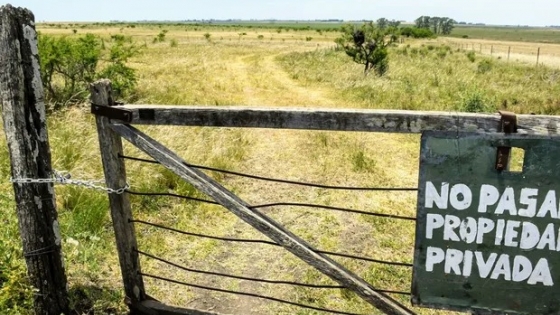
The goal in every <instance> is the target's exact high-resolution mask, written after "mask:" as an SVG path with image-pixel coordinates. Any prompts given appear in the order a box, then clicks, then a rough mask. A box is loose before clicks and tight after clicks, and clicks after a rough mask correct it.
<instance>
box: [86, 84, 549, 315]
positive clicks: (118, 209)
mask: <svg viewBox="0 0 560 315" xmlns="http://www.w3.org/2000/svg"><path fill="white" fill-rule="evenodd" d="M91 92H92V113H94V114H96V120H97V128H98V133H99V142H100V147H101V155H102V160H103V167H104V171H105V177H106V181H107V185H108V187H110V188H114V189H117V188H119V187H123V186H124V185H125V184H126V172H125V168H124V162H123V161H122V159H120V158H119V154H122V141H121V137H122V138H124V139H126V140H127V141H129V142H130V143H132V144H133V145H135V146H136V147H138V148H139V149H140V150H142V151H143V152H145V153H146V154H148V155H149V156H151V157H152V158H153V159H155V160H157V161H158V162H160V163H161V164H162V165H163V166H165V167H166V168H168V169H169V170H171V171H173V172H174V173H176V174H177V175H178V176H180V177H181V178H183V179H184V180H186V181H188V182H189V183H191V184H192V185H193V186H195V187H196V188H198V189H199V190H201V191H202V192H204V193H206V194H207V195H208V196H210V197H212V198H213V199H214V200H215V201H216V202H218V203H219V204H220V205H222V206H224V207H225V208H226V209H228V210H230V211H231V212H233V213H234V214H235V215H237V216H238V217H239V218H241V219H242V220H244V221H245V222H247V223H248V224H250V225H251V226H252V227H254V228H255V229H257V230H259V231H260V232H261V233H263V234H264V235H266V236H267V237H269V238H270V239H272V240H274V241H275V242H277V243H278V244H280V245H281V246H283V247H284V248H285V249H286V250H288V251H290V252H292V253H293V254H294V255H296V256H297V257H299V258H300V259H302V260H303V261H305V262H306V263H308V264H309V265H311V266H313V267H315V268H316V269H317V270H319V271H320V272H322V273H323V274H325V275H327V276H329V277H330V278H331V279H333V280H335V281H337V282H338V283H340V284H341V285H343V286H345V287H346V288H348V289H350V290H352V291H353V292H355V293H356V294H358V295H359V296H360V297H362V298H363V299H364V300H365V301H367V302H368V303H370V304H372V305H373V306H375V307H376V308H378V309H379V310H381V311H383V312H384V313H386V314H391V315H397V314H398V315H404V314H408V315H411V314H415V313H414V312H412V311H411V310H409V309H408V308H407V307H405V306H404V305H402V304H401V303H399V302H398V301H396V300H394V299H393V298H391V297H390V296H388V295H386V294H383V293H380V292H377V291H376V290H375V289H373V288H372V287H371V285H369V284H368V283H367V282H365V281H364V280H363V279H361V278H360V277H358V276H357V275H355V274H354V273H352V272H351V271H349V270H347V269H346V268H344V267H343V266H341V265H340V264H338V263H337V262H335V261H333V260H332V259H330V258H328V257H326V256H324V255H322V254H318V253H316V252H315V251H314V250H313V248H312V246H311V245H309V244H307V243H306V242H305V241H304V240H302V239H300V238H299V237H297V236H296V235H294V234H292V233H291V232H289V231H287V230H286V229H284V228H283V227H282V226H281V225H280V224H278V223H277V222H275V221H274V220H272V219H271V218H269V217H267V216H266V215H264V214H263V213H261V212H259V211H257V210H252V209H249V208H248V206H247V203H245V202H244V201H243V200H241V199H240V198H239V197H237V196H235V195H234V194H233V193H231V192H230V191H228V190H227V189H225V188H224V187H223V186H221V185H220V184H219V183H218V182H216V181H215V180H213V179H212V178H210V177H208V176H207V175H206V174H204V173H203V172H200V171H198V170H196V169H193V168H191V167H189V166H188V164H187V163H186V162H185V161H184V160H183V159H181V158H180V157H179V156H177V155H176V154H175V153H174V152H172V151H171V150H169V149H167V148H165V147H164V146H163V145H161V144H159V143H158V142H157V141H155V140H154V139H152V138H150V137H149V136H147V135H146V134H144V133H142V132H141V131H139V130H138V129H136V128H134V127H132V126H131V125H130V124H139V125H174V126H207V127H237V128H277V129H306V130H329V131H365V132H387V133H422V132H423V131H427V130H442V131H443V130H445V131H457V132H459V131H468V132H487V133H496V132H499V131H501V130H502V121H501V118H500V116H499V115H490V114H471V113H449V112H420V111H400V110H348V109H336V110H326V109H307V108H306V109H293V108H289V109H288V108H285V109H279V108H254V107H214V106H165V105H124V106H118V105H115V103H114V101H113V99H112V96H111V93H112V90H111V82H110V81H108V80H101V81H98V82H96V83H94V84H92V86H91ZM517 126H518V129H517V130H518V133H520V134H548V135H558V127H559V126H560V117H558V116H537V115H519V116H517ZM110 205H111V215H112V217H113V224H114V228H115V237H116V240H117V249H118V251H119V261H120V264H121V270H122V276H123V282H124V287H125V292H126V295H127V298H128V301H129V306H130V307H131V309H133V310H136V311H139V312H140V313H141V314H208V313H201V312H200V311H195V310H187V309H179V308H173V307H168V306H165V305H164V304H161V303H159V302H157V301H154V300H153V299H151V298H150V297H149V296H148V295H147V294H146V293H145V290H144V284H143V280H142V277H141V275H140V263H139V259H138V253H137V252H136V251H135V250H136V249H137V243H136V236H135V232H134V226H133V225H132V224H130V223H129V221H130V220H132V212H131V210H130V202H129V200H128V196H127V194H123V195H110Z"/></svg>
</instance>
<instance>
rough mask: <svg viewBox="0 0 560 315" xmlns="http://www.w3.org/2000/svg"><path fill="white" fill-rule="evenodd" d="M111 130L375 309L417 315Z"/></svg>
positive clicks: (178, 161)
mask: <svg viewBox="0 0 560 315" xmlns="http://www.w3.org/2000/svg"><path fill="white" fill-rule="evenodd" d="M111 128H112V129H113V130H115V131H116V132H117V133H118V134H120V135H121V136H122V137H123V138H124V139H126V140H128V141H129V142H130V143H132V144H133V145H135V146H136V147H137V148H139V149H140V150H142V151H144V152H145V153H146V154H148V155H149V156H151V157H152V158H153V159H155V160H156V161H159V162H160V163H161V165H163V166H165V167H167V168H168V169H169V170H171V171H172V172H173V173H175V174H177V175H178V176H179V177H181V178H183V179H184V180H186V181H188V182H189V183H191V184H192V185H193V186H195V187H196V188H197V189H199V190H200V191H202V192H204V193H205V194H207V195H208V196H210V197H211V198H212V199H214V200H215V201H216V202H218V203H219V204H221V205H222V206H223V207H225V208H226V209H228V210H230V211H231V212H232V213H233V214H235V215H237V216H238V217H239V218H240V219H242V220H243V221H245V222H247V223H248V224H249V225H251V226H252V227H253V228H255V229H256V230H258V231H260V232H261V233H262V234H264V235H266V236H267V237H269V238H270V239H272V240H273V241H275V242H276V243H278V244H280V245H281V246H283V247H284V248H285V249H286V250H288V251H290V252H291V253H292V254H294V255H295V256H297V257H298V258H300V259H301V260H303V261H305V262H306V263H308V264H309V265H311V266H313V267H315V268H316V269H317V270H318V271H320V272H322V273H323V274H325V275H326V276H328V277H330V278H331V279H333V280H335V281H337V282H338V283H340V284H341V285H343V286H345V287H346V288H348V289H349V290H351V291H353V292H355V293H356V294H357V295H358V296H360V297H361V298H363V299H364V300H365V301H367V302H368V303H370V304H371V305H373V306H375V307H377V308H378V309H380V310H381V311H383V312H384V313H386V314H389V315H414V314H415V313H414V312H412V311H411V310H409V309H407V308H406V307H405V306H404V305H402V304H401V303H400V302H398V301H397V300H395V299H393V298H392V297H390V296H388V295H386V294H383V293H380V292H377V291H376V290H375V289H374V288H373V287H372V286H371V285H370V284H369V283H367V282H365V281H364V280H363V279H361V278H360V277H358V276H357V275H356V274H354V273H353V272H351V271H350V270H348V269H346V268H345V267H343V266H342V265H340V264H339V263H337V262H335V261H334V260H332V259H330V258H329V257H327V256H325V255H322V254H319V253H317V252H316V250H314V249H313V247H312V246H311V245H310V244H308V243H307V242H306V241H304V240H303V239H301V238H299V237H298V236H296V235H294V234H293V233H291V232H290V231H288V230H287V229H286V228H285V227H284V226H282V225H280V224H279V223H277V222H276V221H274V220H273V219H271V218H270V217H268V216H266V215H265V214H263V213H261V212H260V211H258V210H255V209H249V207H248V206H247V203H246V202H245V201H243V200H241V199H240V198H239V197H237V196H236V195H235V194H233V193H232V192H231V191H229V190H227V189H226V188H224V187H223V186H222V185H220V183H218V182H217V181H215V180H214V179H212V178H211V177H209V176H208V175H206V174H205V173H203V172H201V171H199V170H197V169H194V168H192V167H190V166H188V163H187V162H185V161H184V160H183V159H182V158H181V157H179V156H178V155H177V154H175V153H174V152H173V151H171V150H169V149H168V148H166V147H164V146H163V145H162V144H160V143H159V142H157V141H156V140H154V139H152V138H150V137H149V136H148V135H146V134H144V133H142V132H141V131H139V130H138V129H136V128H134V127H132V126H129V125H120V124H115V125H112V126H111Z"/></svg>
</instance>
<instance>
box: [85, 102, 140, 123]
mask: <svg viewBox="0 0 560 315" xmlns="http://www.w3.org/2000/svg"><path fill="white" fill-rule="evenodd" d="M115 105H117V104H115ZM91 113H92V114H94V115H98V116H104V117H107V118H109V119H116V120H121V121H124V122H127V123H129V122H132V111H130V110H128V109H123V108H119V107H118V106H101V105H97V104H91Z"/></svg>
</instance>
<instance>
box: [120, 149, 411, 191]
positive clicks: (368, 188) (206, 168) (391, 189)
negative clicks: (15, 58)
mask: <svg viewBox="0 0 560 315" xmlns="http://www.w3.org/2000/svg"><path fill="white" fill-rule="evenodd" d="M119 157H120V158H122V159H127V160H132V161H138V162H144V163H151V164H161V163H160V162H158V161H154V160H148V159H142V158H137V157H132V156H127V155H122V154H120V155H119ZM184 164H185V165H186V166H188V167H192V168H196V169H200V170H206V171H211V172H216V173H222V174H228V175H234V176H240V177H245V178H251V179H256V180H263V181H268V182H275V183H283V184H292V185H299V186H307V187H315V188H323V189H333V190H361V191H418V188H407V187H397V188H391V187H352V186H333V185H322V184H315V183H308V182H302V181H295V180H286V179H278V178H271V177H264V176H258V175H251V174H246V173H241V172H235V171H229V170H224V169H220V168H215V167H209V166H204V165H196V164H189V163H184Z"/></svg>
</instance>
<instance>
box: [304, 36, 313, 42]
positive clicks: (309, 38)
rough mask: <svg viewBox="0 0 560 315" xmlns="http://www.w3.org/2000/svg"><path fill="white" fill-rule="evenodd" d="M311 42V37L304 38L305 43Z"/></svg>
mask: <svg viewBox="0 0 560 315" xmlns="http://www.w3.org/2000/svg"><path fill="white" fill-rule="evenodd" d="M312 40H313V37H311V36H307V37H306V38H305V41H306V42H310V41H312Z"/></svg>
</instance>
